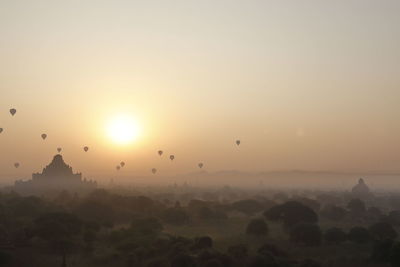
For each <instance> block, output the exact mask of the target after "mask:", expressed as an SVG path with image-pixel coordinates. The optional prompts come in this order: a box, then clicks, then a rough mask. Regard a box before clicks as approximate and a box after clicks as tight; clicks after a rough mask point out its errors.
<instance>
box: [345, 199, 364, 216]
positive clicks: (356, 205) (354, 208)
mask: <svg viewBox="0 0 400 267" xmlns="http://www.w3.org/2000/svg"><path fill="white" fill-rule="evenodd" d="M347 208H348V209H349V210H350V212H351V213H352V214H353V215H355V216H360V215H363V214H364V213H365V212H366V208H365V204H364V202H362V201H361V200H360V199H358V198H354V199H352V200H350V202H349V203H348V204H347Z"/></svg>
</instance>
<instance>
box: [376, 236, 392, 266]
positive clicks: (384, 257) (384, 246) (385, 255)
mask: <svg viewBox="0 0 400 267" xmlns="http://www.w3.org/2000/svg"><path fill="white" fill-rule="evenodd" d="M393 244H394V241H393V240H391V239H386V240H378V241H375V242H374V245H373V248H372V255H371V259H372V260H373V261H375V262H389V260H390V254H391V250H392V247H393Z"/></svg>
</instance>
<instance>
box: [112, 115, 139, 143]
mask: <svg viewBox="0 0 400 267" xmlns="http://www.w3.org/2000/svg"><path fill="white" fill-rule="evenodd" d="M106 130H107V134H108V136H109V138H110V139H111V140H112V141H113V142H114V143H117V144H129V143H131V142H133V141H135V140H136V139H137V138H138V137H139V135H140V127H139V124H138V123H137V121H135V120H134V119H133V118H131V117H129V116H127V115H119V116H116V117H114V118H112V119H110V121H109V122H108V124H107V127H106Z"/></svg>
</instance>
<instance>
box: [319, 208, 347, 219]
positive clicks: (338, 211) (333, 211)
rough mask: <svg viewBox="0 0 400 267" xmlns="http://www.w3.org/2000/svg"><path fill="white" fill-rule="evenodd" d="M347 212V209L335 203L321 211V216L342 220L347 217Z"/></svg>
mask: <svg viewBox="0 0 400 267" xmlns="http://www.w3.org/2000/svg"><path fill="white" fill-rule="evenodd" d="M346 214H347V211H346V210H345V209H343V208H341V207H337V206H334V205H330V206H327V207H325V208H324V209H323V210H322V211H321V216H323V217H325V218H327V219H329V220H332V221H341V220H343V219H344V218H345V217H346Z"/></svg>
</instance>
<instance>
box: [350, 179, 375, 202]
mask: <svg viewBox="0 0 400 267" xmlns="http://www.w3.org/2000/svg"><path fill="white" fill-rule="evenodd" d="M351 192H352V194H353V195H354V196H356V197H358V198H366V197H371V196H372V193H371V191H370V190H369V187H368V185H367V184H366V183H365V182H364V179H362V178H360V179H359V180H358V184H356V185H355V186H353V189H351Z"/></svg>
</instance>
